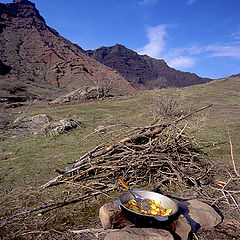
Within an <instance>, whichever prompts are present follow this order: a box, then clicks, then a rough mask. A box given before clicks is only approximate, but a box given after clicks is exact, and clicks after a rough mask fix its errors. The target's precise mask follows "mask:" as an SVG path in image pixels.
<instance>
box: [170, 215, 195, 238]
mask: <svg viewBox="0 0 240 240" xmlns="http://www.w3.org/2000/svg"><path fill="white" fill-rule="evenodd" d="M172 230H173V232H174V233H175V234H177V235H178V236H179V237H181V239H182V240H188V235H189V233H190V232H191V226H190V224H189V223H188V221H187V219H186V218H185V217H184V216H183V215H180V216H179V218H178V219H177V220H175V221H174V222H173V224H172Z"/></svg>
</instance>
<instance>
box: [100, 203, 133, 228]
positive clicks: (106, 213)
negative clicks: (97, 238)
mask: <svg viewBox="0 0 240 240" xmlns="http://www.w3.org/2000/svg"><path fill="white" fill-rule="evenodd" d="M99 218H100V221H101V223H102V226H103V228H104V229H110V228H121V227H125V226H129V225H132V223H131V222H129V221H128V220H127V219H126V218H125V216H124V215H123V212H122V210H121V207H120V206H119V205H118V204H115V203H114V202H108V203H106V204H104V205H103V206H102V207H101V208H100V209H99Z"/></svg>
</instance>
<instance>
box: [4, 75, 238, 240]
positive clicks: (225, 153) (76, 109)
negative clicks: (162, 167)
mask: <svg viewBox="0 0 240 240" xmlns="http://www.w3.org/2000/svg"><path fill="white" fill-rule="evenodd" d="M174 91H175V89H166V90H164V91H163V90H153V91H146V92H141V93H138V94H136V95H133V96H122V97H119V98H111V99H105V100H104V101H102V102H99V101H91V102H82V103H75V104H74V105H72V104H71V103H68V104H65V105H62V106H50V107H49V106H47V105H45V106H44V105H42V106H41V107H40V106H34V105H31V106H29V107H27V106H22V107H19V108H15V109H8V111H11V114H13V116H14V117H15V118H17V117H20V116H30V115H31V116H32V115H36V114H40V113H45V114H48V115H50V116H52V117H53V118H54V120H59V119H61V118H65V117H70V118H73V119H76V120H79V121H81V122H82V123H83V125H84V127H83V128H76V129H75V130H73V131H72V132H70V133H66V134H64V135H58V136H53V137H51V136H49V137H45V136H43V135H40V134H36V135H33V134H29V133H28V134H26V133H21V134H18V130H17V128H16V129H8V128H3V129H1V136H0V137H1V148H0V156H1V180H0V188H1V209H2V210H1V221H4V219H5V218H7V217H9V216H11V215H13V214H16V213H19V212H21V211H25V210H29V209H32V208H35V207H39V205H43V204H49V203H54V202H57V201H61V200H63V199H68V198H69V192H74V193H75V194H78V190H77V189H76V187H75V186H71V185H70V184H69V185H64V186H61V185H60V186H56V187H55V188H53V189H51V188H49V189H45V190H41V189H40V186H41V185H42V184H44V183H45V182H47V181H48V180H50V179H51V178H52V177H53V176H54V175H55V176H57V173H54V172H53V169H56V168H59V169H64V168H65V167H66V166H67V165H68V163H69V162H72V161H74V160H76V159H78V158H79V157H80V156H82V155H83V154H84V153H86V152H87V151H89V150H90V149H92V148H93V147H94V146H97V145H99V144H100V143H101V142H103V141H105V140H106V141H107V140H109V136H106V135H104V134H102V135H101V136H100V135H90V137H88V138H86V139H85V140H84V141H83V142H81V143H80V140H81V139H83V138H84V137H86V136H87V135H89V134H90V133H92V132H93V131H94V129H95V128H96V127H97V126H99V125H103V126H108V125H111V124H117V123H119V124H127V125H129V126H145V125H148V124H149V123H150V122H151V121H152V114H151V113H149V112H148V111H146V107H145V106H146V104H147V103H149V104H150V100H149V99H152V98H153V97H154V96H156V94H157V95H158V96H164V95H165V94H166V93H169V94H172V92H174ZM178 94H180V95H181V96H182V109H183V110H184V111H185V112H186V113H187V112H190V111H192V110H196V109H198V108H200V107H202V106H204V105H207V104H209V103H213V104H214V105H213V107H212V108H211V109H210V110H209V111H208V114H207V116H206V112H204V113H199V115H197V116H194V117H193V118H192V120H194V119H195V120H197V119H201V118H203V117H204V118H205V123H204V124H201V126H202V127H201V131H196V132H194V135H195V137H196V138H197V139H198V140H200V141H201V143H202V145H203V146H204V147H203V148H202V150H203V151H205V152H206V153H208V154H210V156H211V157H212V159H213V161H215V162H216V163H218V165H221V166H225V169H229V171H231V156H230V148H229V142H228V135H227V132H226V128H225V124H224V120H226V122H227V124H228V127H229V131H230V134H231V139H232V143H233V149H234V156H235V161H236V166H237V169H238V170H239V165H240V158H239V154H240V149H239V147H238V142H239V131H240V126H239V122H240V114H239V113H240V105H239V99H240V81H239V80H237V79H228V80H226V81H225V80H223V81H218V82H217V81H215V82H210V83H208V84H204V85H200V86H193V87H188V88H183V89H179V90H178ZM25 110H26V111H25ZM129 113H131V114H129ZM189 127H190V126H189ZM187 128H188V126H187ZM190 130H191V129H189V131H190ZM214 177H215V178H216V179H219V180H222V181H225V180H227V178H228V176H227V175H225V174H223V170H219V172H217V173H215V175H214ZM117 195H118V193H117V192H111V193H110V195H109V196H110V198H109V199H113V198H116V196H117ZM105 201H106V197H105V196H104V197H98V198H96V199H95V198H93V199H92V200H91V201H87V202H79V203H76V204H74V205H69V206H66V207H63V208H58V209H54V210H52V211H50V212H45V213H42V215H39V216H38V215H35V214H32V215H29V216H28V217H27V218H20V219H13V220H12V221H11V223H10V224H7V225H5V226H4V227H3V228H2V230H1V237H2V238H3V239H11V238H17V237H18V238H19V239H27V238H29V236H31V237H35V238H37V237H39V236H40V235H41V237H42V238H49V239H51V237H52V238H54V237H55V238H57V239H64V237H65V238H66V236H68V237H69V236H70V235H71V237H72V239H74V238H75V237H76V236H74V235H73V234H70V233H69V232H66V230H67V229H74V228H75V229H76V228H78V229H79V228H84V227H85V226H88V227H90V226H95V227H96V226H99V221H98V219H97V217H96V214H97V212H98V208H99V206H100V205H101V204H102V203H104V202H105ZM90 208H91V211H89V209H90ZM23 223H24V224H23ZM54 230H56V231H58V232H63V233H62V234H60V233H57V232H54ZM34 231H39V232H36V233H32V234H31V233H30V234H28V233H29V232H34ZM69 234H70V235H69Z"/></svg>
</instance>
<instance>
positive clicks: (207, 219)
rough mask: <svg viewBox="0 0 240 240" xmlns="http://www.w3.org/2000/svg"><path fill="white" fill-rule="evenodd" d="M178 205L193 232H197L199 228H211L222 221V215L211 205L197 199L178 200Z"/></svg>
mask: <svg viewBox="0 0 240 240" xmlns="http://www.w3.org/2000/svg"><path fill="white" fill-rule="evenodd" d="M178 207H179V211H180V212H181V213H182V214H183V215H184V216H185V217H186V219H187V220H188V222H189V224H190V225H191V227H192V231H193V232H197V231H198V229H199V228H202V229H210V228H213V227H215V226H217V225H218V224H219V223H221V221H222V217H221V216H220V215H219V214H218V213H217V212H216V211H215V210H214V209H213V208H212V207H211V206H209V205H208V204H206V203H204V202H201V201H199V200H197V199H193V200H189V201H182V202H181V201H178Z"/></svg>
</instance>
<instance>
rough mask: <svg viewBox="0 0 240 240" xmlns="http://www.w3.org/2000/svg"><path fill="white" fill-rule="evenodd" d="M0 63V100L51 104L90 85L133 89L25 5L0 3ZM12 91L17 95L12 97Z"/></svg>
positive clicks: (23, 0)
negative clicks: (21, 97) (20, 98)
mask: <svg viewBox="0 0 240 240" xmlns="http://www.w3.org/2000/svg"><path fill="white" fill-rule="evenodd" d="M0 59H1V62H0V95H2V96H5V95H9V94H10V95H11V94H20V95H21V94H22V95H26V97H33V98H43V99H44V98H47V99H51V98H55V97H56V96H59V95H61V94H63V93H66V92H68V91H70V90H73V89H76V88H79V87H82V86H90V85H91V86H92V85H94V86H95V85H98V86H108V87H110V85H111V87H112V88H113V90H115V91H132V90H133V89H134V88H133V87H132V86H131V84H130V83H129V82H128V81H126V80H125V79H124V78H123V77H122V76H121V75H120V74H119V73H117V71H116V70H114V69H111V68H109V67H106V66H105V65H103V64H100V63H99V62H97V61H96V60H94V59H93V58H90V57H89V56H87V55H86V54H85V53H84V52H83V50H82V49H81V48H80V47H79V46H77V45H75V44H73V43H71V42H70V41H68V40H67V39H65V38H63V37H61V36H60V35H59V34H58V32H57V31H55V30H54V29H52V28H50V27H48V26H47V25H46V23H45V20H44V19H43V17H42V16H41V15H40V14H39V12H38V10H37V9H36V8H35V4H34V3H32V2H30V1H28V0H16V1H14V2H13V3H9V4H1V3H0ZM16 87H17V88H18V89H21V91H19V92H18V93H14V91H12V90H13V89H14V88H16ZM10 90H11V91H10Z"/></svg>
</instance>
